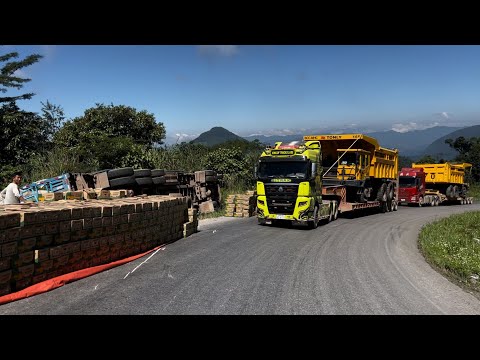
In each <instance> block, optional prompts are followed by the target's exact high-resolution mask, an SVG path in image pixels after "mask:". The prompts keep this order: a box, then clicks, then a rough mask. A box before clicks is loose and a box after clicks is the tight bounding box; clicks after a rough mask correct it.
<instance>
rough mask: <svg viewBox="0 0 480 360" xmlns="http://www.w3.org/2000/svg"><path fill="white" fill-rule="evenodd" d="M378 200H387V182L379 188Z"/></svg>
mask: <svg viewBox="0 0 480 360" xmlns="http://www.w3.org/2000/svg"><path fill="white" fill-rule="evenodd" d="M377 201H383V202H385V201H387V184H386V183H383V184H382V186H380V189H378V192H377Z"/></svg>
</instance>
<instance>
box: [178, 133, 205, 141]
mask: <svg viewBox="0 0 480 360" xmlns="http://www.w3.org/2000/svg"><path fill="white" fill-rule="evenodd" d="M199 135H200V134H194V135H190V134H185V133H176V134H175V137H176V138H177V139H178V142H182V141H190V140H193V139H195V138H197V137H198V136H199Z"/></svg>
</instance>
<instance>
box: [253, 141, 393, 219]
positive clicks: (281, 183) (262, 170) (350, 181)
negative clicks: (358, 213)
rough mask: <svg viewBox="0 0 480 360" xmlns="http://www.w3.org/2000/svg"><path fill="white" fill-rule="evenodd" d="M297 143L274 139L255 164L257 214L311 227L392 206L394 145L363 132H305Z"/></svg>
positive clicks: (261, 216)
mask: <svg viewBox="0 0 480 360" xmlns="http://www.w3.org/2000/svg"><path fill="white" fill-rule="evenodd" d="M303 140H304V141H303V143H302V144H295V143H290V144H282V143H281V142H277V143H275V146H274V147H272V148H271V147H268V148H267V149H265V151H264V152H263V153H262V154H261V156H260V158H259V162H258V167H257V169H256V179H257V218H258V221H259V223H260V224H273V223H275V222H276V221H278V220H286V221H291V222H292V223H294V224H298V225H308V226H310V228H316V227H317V226H318V223H319V222H320V221H321V220H324V222H329V221H332V220H335V219H336V218H337V216H338V214H339V213H342V212H349V211H354V210H364V209H371V208H376V209H380V210H381V211H382V212H386V211H395V210H397V200H396V198H397V195H396V193H397V192H396V183H397V173H398V150H396V149H395V150H392V149H387V148H383V147H381V146H379V144H378V142H377V141H376V140H375V139H374V138H372V137H369V136H366V135H363V134H338V135H332V134H328V135H308V136H304V138H303Z"/></svg>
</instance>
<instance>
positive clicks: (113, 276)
mask: <svg viewBox="0 0 480 360" xmlns="http://www.w3.org/2000/svg"><path fill="white" fill-rule="evenodd" d="M468 210H480V206H479V205H476V204H474V205H465V206H448V207H442V206H440V207H434V208H430V207H425V208H421V209H418V208H407V207H401V208H399V211H398V212H394V213H387V214H374V215H369V216H364V217H360V218H355V219H343V218H340V219H338V220H337V221H335V222H332V223H330V224H327V225H324V226H319V227H318V229H316V230H302V229H290V228H275V227H268V226H267V227H265V226H259V225H257V224H256V219H255V218H249V219H244V218H221V219H212V220H207V221H204V222H201V223H200V224H201V225H200V229H201V231H200V232H199V233H197V234H194V235H192V236H190V237H189V238H187V239H183V240H180V241H177V242H175V243H173V244H170V245H168V246H166V247H165V249H164V250H160V251H158V252H157V253H155V255H153V256H152V257H151V258H150V259H148V261H146V262H145V260H146V259H147V257H144V258H141V259H138V260H136V261H135V262H132V263H129V264H126V265H123V266H120V267H117V268H114V269H111V270H108V271H105V272H103V273H100V274H97V275H94V276H91V277H88V278H85V279H82V280H79V281H77V282H75V283H72V284H68V285H66V286H64V287H61V288H59V289H56V290H53V291H50V292H48V293H45V294H41V295H37V296H34V297H31V298H27V299H24V300H20V301H16V302H13V303H9V304H5V305H2V306H0V314H480V301H479V300H477V299H476V298H475V297H473V296H472V295H470V294H468V293H466V292H465V291H463V290H462V289H461V288H459V287H458V286H456V285H454V284H452V283H451V282H449V281H448V280H447V279H445V278H444V277H443V276H441V275H440V274H438V273H437V272H436V271H434V270H433V269H432V268H431V267H430V266H429V265H428V264H427V263H426V262H425V260H424V259H423V257H422V256H421V255H420V253H419V251H418V248H417V235H418V232H419V230H420V228H421V226H422V225H423V224H425V223H427V222H430V221H432V220H435V219H437V218H440V217H444V216H448V215H450V214H452V213H459V212H464V211H468ZM140 264H141V266H139V265H140ZM138 266H139V267H138ZM134 269H135V271H134V272H131V271H132V270H134ZM129 272H130V274H129V275H128V276H127V277H125V276H126V275H127V273H129Z"/></svg>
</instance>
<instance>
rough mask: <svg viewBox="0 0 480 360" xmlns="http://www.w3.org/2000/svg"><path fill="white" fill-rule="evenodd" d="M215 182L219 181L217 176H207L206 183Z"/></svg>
mask: <svg viewBox="0 0 480 360" xmlns="http://www.w3.org/2000/svg"><path fill="white" fill-rule="evenodd" d="M215 181H217V177H216V176H214V175H208V176H205V182H215Z"/></svg>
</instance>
